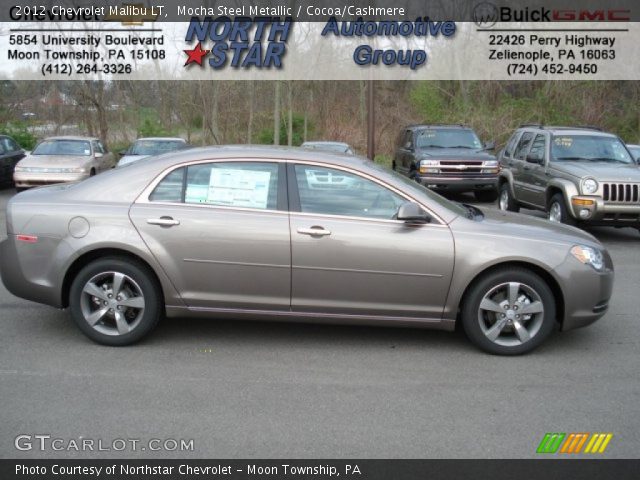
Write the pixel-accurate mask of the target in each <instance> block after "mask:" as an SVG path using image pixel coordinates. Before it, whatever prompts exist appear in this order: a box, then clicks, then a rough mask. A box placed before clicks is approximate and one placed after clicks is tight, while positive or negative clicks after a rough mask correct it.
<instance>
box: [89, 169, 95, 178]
mask: <svg viewBox="0 0 640 480" xmlns="http://www.w3.org/2000/svg"><path fill="white" fill-rule="evenodd" d="M95 174H96V169H95V168H92V169H91V171H90V172H89V176H90V177H93V176H94V175H95Z"/></svg>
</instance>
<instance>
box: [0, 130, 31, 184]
mask: <svg viewBox="0 0 640 480" xmlns="http://www.w3.org/2000/svg"><path fill="white" fill-rule="evenodd" d="M24 156H25V151H24V150H23V149H22V147H20V145H18V143H17V142H16V141H15V140H14V139H13V138H11V137H9V136H7V135H0V185H3V186H4V185H10V184H11V183H12V182H13V170H14V168H15V167H16V164H17V163H18V162H19V161H20V160H22V159H23V158H24Z"/></svg>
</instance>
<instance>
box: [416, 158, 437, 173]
mask: <svg viewBox="0 0 640 480" xmlns="http://www.w3.org/2000/svg"><path fill="white" fill-rule="evenodd" d="M439 166H440V162H439V161H438V160H421V161H420V173H440V169H439V168H437V167H439Z"/></svg>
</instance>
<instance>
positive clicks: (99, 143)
mask: <svg viewBox="0 0 640 480" xmlns="http://www.w3.org/2000/svg"><path fill="white" fill-rule="evenodd" d="M98 147H99V148H101V149H102V153H107V152H108V150H107V148H106V147H105V146H104V144H103V143H102V142H101V141H100V140H98Z"/></svg>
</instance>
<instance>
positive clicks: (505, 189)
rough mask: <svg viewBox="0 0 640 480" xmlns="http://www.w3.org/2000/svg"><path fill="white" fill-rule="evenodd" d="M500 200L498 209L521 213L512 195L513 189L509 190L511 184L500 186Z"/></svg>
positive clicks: (505, 183)
mask: <svg viewBox="0 0 640 480" xmlns="http://www.w3.org/2000/svg"><path fill="white" fill-rule="evenodd" d="M498 198H500V201H499V202H498V208H500V210H503V211H508V212H516V213H518V212H519V211H520V205H518V202H517V201H516V199H515V198H513V195H511V188H509V184H508V183H507V182H504V183H503V184H502V185H500V192H499V194H498Z"/></svg>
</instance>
